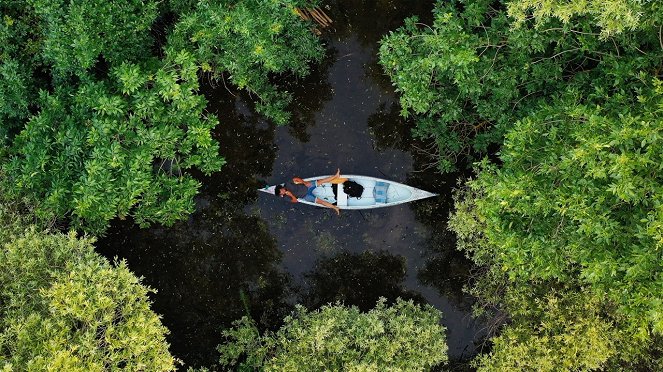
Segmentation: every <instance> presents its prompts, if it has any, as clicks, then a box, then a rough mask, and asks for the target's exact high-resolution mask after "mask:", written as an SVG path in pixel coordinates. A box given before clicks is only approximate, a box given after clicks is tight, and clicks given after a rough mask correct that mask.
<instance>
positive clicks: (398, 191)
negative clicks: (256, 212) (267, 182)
mask: <svg viewBox="0 0 663 372" xmlns="http://www.w3.org/2000/svg"><path fill="white" fill-rule="evenodd" d="M327 177H329V176H319V177H310V178H305V179H304V180H305V181H314V180H319V179H323V178H327ZM341 177H344V178H347V179H349V180H351V181H355V182H357V183H359V184H361V185H362V186H364V192H363V193H362V195H361V198H352V197H349V196H347V195H345V193H344V192H343V185H338V195H337V197H335V196H334V192H333V191H332V185H331V184H330V183H326V184H322V185H319V186H318V187H317V188H316V189H315V190H314V191H313V195H315V196H316V197H318V198H320V199H324V200H326V201H328V202H330V203H337V204H336V206H337V207H338V208H339V209H372V208H384V207H391V206H392V205H399V204H403V203H409V202H411V201H415V200H420V199H425V198H430V197H431V196H437V194H434V193H432V192H428V191H424V190H421V189H417V188H416V187H412V186H408V185H404V184H402V183H398V182H394V181H388V180H383V179H381V178H376V177H368V176H357V175H342V176H341ZM259 190H260V191H263V192H267V193H273V191H270V187H266V188H264V189H259ZM298 200H299V202H300V203H304V204H310V205H315V206H318V207H321V205H320V204H316V203H312V202H309V201H306V200H302V199H298Z"/></svg>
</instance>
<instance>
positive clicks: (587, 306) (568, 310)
mask: <svg viewBox="0 0 663 372" xmlns="http://www.w3.org/2000/svg"><path fill="white" fill-rule="evenodd" d="M532 305H533V308H532V309H528V312H527V316H523V317H520V318H519V321H517V322H516V323H514V324H511V325H510V326H509V327H507V328H506V329H505V331H504V332H503V333H502V334H501V335H499V336H498V337H494V338H492V340H491V341H492V343H493V347H492V350H491V352H490V353H489V354H483V355H480V356H479V357H478V358H477V359H476V360H475V361H474V364H475V366H477V367H478V369H477V370H478V371H481V372H488V371H496V372H498V371H499V372H502V371H576V370H581V371H588V370H596V369H600V368H601V367H602V366H604V365H605V363H606V361H607V360H608V359H609V358H610V357H612V356H613V355H614V354H615V353H616V349H617V346H618V345H617V344H616V343H617V340H619V337H618V336H619V335H618V332H617V331H616V330H615V329H614V328H613V327H612V324H610V323H609V322H607V321H606V320H605V319H604V318H602V317H601V316H600V315H599V314H600V308H601V307H600V301H598V300H597V299H593V298H591V297H590V298H588V297H587V296H585V295H581V294H576V293H561V294H548V295H547V296H546V297H544V298H542V299H541V300H537V301H535V302H534V304H532ZM526 306H527V305H526Z"/></svg>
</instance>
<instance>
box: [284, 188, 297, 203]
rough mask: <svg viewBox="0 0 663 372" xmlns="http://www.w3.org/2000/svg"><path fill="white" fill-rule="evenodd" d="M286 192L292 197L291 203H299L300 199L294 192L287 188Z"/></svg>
mask: <svg viewBox="0 0 663 372" xmlns="http://www.w3.org/2000/svg"><path fill="white" fill-rule="evenodd" d="M285 194H286V195H287V196H289V197H290V202H291V203H297V201H298V200H297V198H296V197H295V195H294V194H293V193H291V192H290V191H289V190H287V191H286V192H285Z"/></svg>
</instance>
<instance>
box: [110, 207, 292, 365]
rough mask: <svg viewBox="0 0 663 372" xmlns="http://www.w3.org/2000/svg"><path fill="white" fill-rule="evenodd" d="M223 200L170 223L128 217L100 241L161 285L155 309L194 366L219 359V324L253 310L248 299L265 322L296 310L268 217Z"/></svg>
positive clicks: (178, 351) (175, 348)
mask: <svg viewBox="0 0 663 372" xmlns="http://www.w3.org/2000/svg"><path fill="white" fill-rule="evenodd" d="M224 203H225V202H221V203H215V204H214V205H211V206H209V207H208V208H206V211H205V212H206V213H205V214H195V215H193V216H192V217H191V218H190V220H189V221H188V222H183V223H179V224H177V225H175V226H174V227H172V228H167V229H165V228H151V229H145V230H141V229H138V228H136V227H134V226H133V225H132V224H124V223H123V224H122V225H119V226H115V227H114V228H113V230H112V235H111V234H109V236H108V237H107V238H105V239H103V240H102V241H100V242H99V244H98V247H99V249H100V251H101V253H103V254H104V255H105V256H107V257H113V256H119V257H121V258H126V259H127V261H128V263H129V268H130V269H131V270H132V271H134V272H135V273H136V274H137V275H140V276H144V277H145V283H146V284H148V285H150V286H152V287H153V288H156V289H157V290H158V293H157V294H156V295H154V296H153V300H154V305H153V309H154V310H155V311H156V312H157V313H158V314H162V315H163V317H164V318H163V323H164V325H166V327H168V329H169V330H170V332H171V334H170V336H169V337H168V341H169V342H170V343H171V345H172V346H171V352H172V353H173V354H174V355H175V356H176V357H178V358H180V359H183V360H184V362H185V363H187V365H189V366H191V365H194V366H195V365H211V364H213V363H215V362H216V359H217V358H218V355H217V353H216V351H215V346H216V345H217V344H218V343H219V341H220V339H221V336H220V329H221V328H223V327H225V326H229V325H230V324H231V322H232V321H233V320H235V319H238V318H240V317H242V316H243V315H245V314H246V310H245V306H244V303H243V300H242V297H244V298H245V299H246V301H247V305H248V308H249V309H250V311H251V315H252V317H253V318H254V319H256V320H257V321H258V322H259V323H260V325H261V326H262V327H265V328H274V327H275V326H277V325H278V324H280V322H281V320H282V318H283V317H284V316H285V315H286V314H287V313H288V312H289V311H290V310H291V307H290V305H289V304H288V303H287V299H288V298H290V292H291V289H290V284H289V283H290V279H289V277H288V276H287V275H286V274H284V273H283V272H282V271H280V270H279V269H278V267H277V264H278V263H279V261H280V259H281V252H280V251H279V250H278V249H277V248H276V244H275V241H274V238H273V237H272V236H271V234H270V233H269V231H268V230H267V227H266V225H265V223H264V222H263V221H262V220H261V219H260V218H259V217H257V216H250V215H243V214H239V213H228V212H224V210H230V208H228V209H226V208H225V207H226V206H224V205H223V204H224Z"/></svg>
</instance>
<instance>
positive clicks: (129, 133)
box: [6, 51, 223, 232]
mask: <svg viewBox="0 0 663 372" xmlns="http://www.w3.org/2000/svg"><path fill="white" fill-rule="evenodd" d="M196 72H197V66H196V64H195V61H194V59H193V58H192V56H191V55H190V54H189V53H187V52H186V51H181V52H178V53H175V52H171V51H169V52H168V53H167V57H166V60H165V62H164V64H163V65H161V66H160V67H159V68H158V69H157V70H153V71H150V70H149V69H148V68H146V67H142V66H140V65H135V64H128V63H125V64H122V65H120V66H118V67H117V68H114V69H112V70H111V76H112V77H113V78H112V80H108V81H106V82H103V83H102V82H88V83H86V84H83V85H81V86H80V87H79V88H78V89H77V90H75V91H71V90H60V91H57V92H55V93H53V94H48V93H45V92H42V97H41V102H40V106H41V107H42V109H41V111H40V113H39V114H38V115H36V116H34V117H32V118H31V119H30V121H29V122H28V124H27V126H26V128H25V129H24V130H23V131H22V132H21V133H20V135H19V136H18V137H17V138H16V140H15V143H14V147H13V149H12V153H13V156H12V158H11V162H10V163H9V164H8V165H7V166H6V169H7V174H9V175H11V177H9V180H8V181H9V182H11V183H12V184H13V185H14V186H13V187H15V188H16V189H17V190H18V192H20V193H22V194H27V195H29V196H30V197H31V198H33V200H34V203H35V204H36V213H37V214H38V216H40V217H41V218H44V219H55V218H58V217H61V216H65V215H70V216H71V219H72V222H73V223H74V226H76V227H82V228H84V229H86V230H88V231H94V232H100V231H103V230H104V228H105V227H106V226H107V225H108V222H109V221H110V220H111V219H112V218H114V217H115V216H119V217H120V218H124V217H125V216H127V215H129V214H131V215H132V216H133V217H134V218H135V219H136V221H137V222H138V223H139V224H141V225H148V224H149V223H150V222H159V223H163V224H166V225H169V224H172V223H173V222H174V221H175V220H177V219H179V218H182V217H184V216H186V215H187V214H189V213H191V211H192V210H193V201H192V200H193V196H194V195H195V193H196V191H197V188H198V182H197V181H195V180H193V179H192V178H191V176H189V175H187V174H185V173H183V170H187V169H190V168H192V167H197V168H199V169H201V170H203V171H204V172H205V173H207V174H209V173H211V172H213V171H215V170H218V169H219V168H220V167H221V165H222V164H223V159H221V158H220V157H219V155H218V144H217V143H216V141H214V140H213V139H212V137H211V133H210V132H211V130H212V128H213V127H214V126H215V125H216V124H217V121H216V119H215V118H211V117H205V116H202V115H201V114H202V112H203V109H204V107H205V105H206V100H205V99H204V98H203V97H202V96H200V95H198V94H196V93H197V90H198V79H197V74H196Z"/></svg>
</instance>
